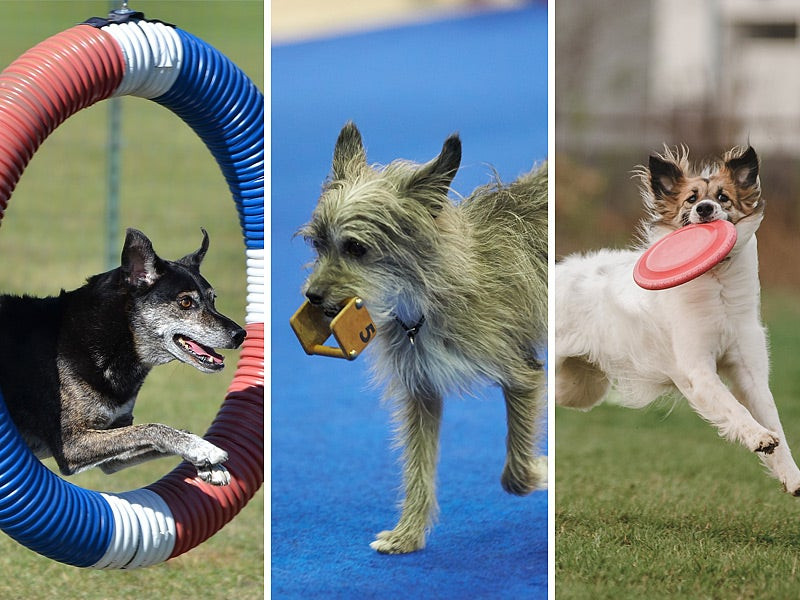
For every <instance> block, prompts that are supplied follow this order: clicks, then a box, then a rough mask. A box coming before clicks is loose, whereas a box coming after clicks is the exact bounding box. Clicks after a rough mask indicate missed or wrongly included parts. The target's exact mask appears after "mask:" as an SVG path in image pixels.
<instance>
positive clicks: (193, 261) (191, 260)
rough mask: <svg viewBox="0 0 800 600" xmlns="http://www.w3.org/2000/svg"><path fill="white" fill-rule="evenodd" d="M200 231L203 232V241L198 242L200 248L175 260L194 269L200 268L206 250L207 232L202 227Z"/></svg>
mask: <svg viewBox="0 0 800 600" xmlns="http://www.w3.org/2000/svg"><path fill="white" fill-rule="evenodd" d="M200 231H202V232H203V243H202V244H200V248H198V249H197V250H195V251H194V252H192V253H191V254H187V255H186V256H184V257H183V258H181V259H180V260H178V261H176V262H179V263H180V264H182V265H184V266H186V267H189V268H190V269H193V270H195V271H199V270H200V263H201V262H203V258H205V256H206V252H208V232H207V231H206V230H205V229H203V228H202V227H201V228H200Z"/></svg>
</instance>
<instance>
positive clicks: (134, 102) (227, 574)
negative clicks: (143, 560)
mask: <svg viewBox="0 0 800 600" xmlns="http://www.w3.org/2000/svg"><path fill="white" fill-rule="evenodd" d="M116 4H117V5H119V4H121V3H116ZM109 5H110V3H109V2H107V1H93V2H89V1H74V2H73V1H71V2H37V1H25V2H9V1H3V2H0V9H1V10H2V11H3V20H2V23H0V33H1V34H2V35H1V36H0V39H2V42H0V67H4V66H5V65H7V64H8V63H9V62H11V61H12V60H14V59H15V58H16V57H17V56H19V55H20V54H22V53H23V52H24V51H25V50H27V49H28V48H30V47H31V46H33V45H35V44H36V43H38V42H40V41H42V40H44V39H46V38H47V37H49V36H50V35H53V34H55V33H58V32H60V31H62V30H64V29H66V28H68V27H71V26H72V25H74V24H75V23H78V22H81V21H83V20H85V19H86V18H88V17H90V16H96V15H104V14H105V13H106V12H107V11H108V9H109ZM130 5H131V8H133V9H135V10H141V11H143V12H145V14H146V15H147V16H148V17H150V18H158V19H161V20H164V21H167V22H171V23H175V24H177V25H178V26H179V27H181V28H182V29H184V30H186V31H188V32H190V33H192V34H194V35H196V36H198V37H199V38H201V39H203V40H205V41H206V42H208V43H210V44H211V45H213V46H215V47H216V48H218V49H219V50H221V51H222V52H223V53H224V54H226V55H227V56H228V57H229V58H231V59H232V60H233V61H234V62H235V63H236V64H237V65H239V66H240V67H241V68H242V69H243V70H244V71H245V72H246V73H247V74H248V75H249V76H250V78H251V79H252V80H253V81H254V82H255V83H256V84H257V85H258V86H259V87H261V88H262V89H263V82H264V79H263V77H264V75H263V74H264V46H263V21H264V19H263V15H264V13H263V11H264V4H263V2H261V0H251V1H240V2H236V1H226V2H221V1H218V2H187V1H182V2H174V1H166V0H162V1H156V0H136V1H135V2H131V3H130ZM107 104H108V103H100V104H99V105H97V106H95V107H92V108H89V109H86V110H83V111H81V112H80V113H78V114H76V115H75V116H73V117H71V118H70V119H69V120H68V121H66V122H65V123H64V124H63V125H61V126H60V127H59V128H58V129H57V130H56V131H55V132H54V133H53V134H52V135H51V136H50V137H49V138H48V139H47V140H46V142H45V143H44V144H43V145H42V147H41V148H40V149H39V150H38V151H37V153H36V155H35V156H34V159H33V161H32V162H31V164H30V165H29V166H28V168H27V169H26V171H25V174H24V176H23V178H22V180H21V181H20V184H19V186H18V188H17V190H16V191H15V192H14V196H13V197H12V199H11V203H10V205H9V208H8V210H7V211H6V216H5V218H4V219H3V221H2V227H0V290H2V291H4V292H15V293H23V292H24V293H34V294H56V293H58V291H59V290H60V289H61V288H66V289H71V288H74V287H78V286H80V285H81V284H82V282H83V280H84V279H85V278H86V277H87V276H88V275H90V274H93V273H97V272H100V271H102V270H104V269H105V264H104V239H105V234H104V230H103V228H104V214H105V169H106V161H107V121H108V106H107ZM122 118H123V125H122V146H123V147H122V173H121V180H120V184H121V227H120V231H119V232H117V238H118V240H119V248H120V249H121V244H122V239H123V237H124V228H125V227H129V226H133V227H137V228H139V229H142V230H143V231H144V232H145V233H147V234H148V235H149V236H150V238H151V239H152V240H153V243H154V246H155V249H156V251H157V252H158V253H159V254H160V255H162V256H164V257H166V258H177V257H179V256H182V255H183V254H186V253H187V252H190V251H193V250H195V249H196V248H197V247H198V246H199V243H200V240H201V234H200V227H201V226H202V227H205V228H206V229H208V231H209V234H210V237H211V248H210V250H209V254H208V256H207V258H206V260H205V262H204V263H203V272H204V274H205V275H206V277H207V278H208V279H209V280H210V281H211V282H212V283H213V284H214V285H215V287H216V289H217V292H218V295H219V301H218V307H219V308H220V309H221V310H222V311H223V312H225V313H226V314H228V315H230V316H232V317H234V318H235V319H236V320H237V321H239V322H240V323H243V321H244V296H245V293H244V288H245V274H244V261H243V254H242V242H241V233H240V230H239V225H238V222H237V219H236V217H235V210H234V208H233V205H232V201H231V200H230V193H229V191H228V189H227V186H226V185H225V182H224V180H223V178H222V176H221V175H220V173H219V169H218V168H217V166H216V164H215V163H214V161H213V159H212V157H211V155H210V154H209V152H208V151H207V150H206V148H205V147H204V146H203V145H202V142H201V141H200V140H199V138H197V137H196V136H195V135H194V133H193V132H192V131H191V130H190V129H189V128H188V127H187V126H185V125H184V124H183V123H181V122H180V120H179V119H178V118H177V117H175V116H174V115H172V114H171V113H170V112H169V111H167V110H165V109H163V108H161V107H160V106H158V105H156V104H154V103H152V102H149V101H147V100H141V99H138V98H124V99H122ZM236 359H237V356H236V353H235V352H231V353H228V362H229V364H230V367H231V368H229V369H228V370H226V371H225V372H224V374H222V375H219V376H210V375H202V374H200V373H199V372H197V371H195V370H193V369H191V368H190V367H187V366H185V365H178V364H174V363H173V364H170V365H167V366H165V367H161V368H159V369H156V370H155V371H154V373H153V374H152V375H151V376H150V378H149V379H148V381H147V383H146V384H145V386H144V389H143V390H142V393H141V395H140V397H139V401H138V403H137V410H136V419H137V422H146V421H161V422H164V423H169V424H171V425H174V426H176V427H180V428H184V429H188V430H192V431H194V432H197V433H203V432H204V431H205V430H206V429H207V428H208V425H209V423H210V422H211V420H212V419H213V416H214V414H215V413H216V410H217V408H218V407H219V404H220V402H221V401H222V398H223V397H224V393H225V390H226V389H227V386H228V384H229V382H230V378H231V377H232V375H233V368H232V367H233V366H234V365H235V363H236ZM176 463H177V461H175V460H167V459H164V460H161V461H156V462H153V463H150V464H147V465H143V466H141V467H137V468H135V469H130V470H128V471H123V472H121V473H118V474H116V475H113V476H106V475H103V474H102V473H100V472H99V471H97V472H89V473H85V474H82V475H80V476H78V477H75V478H72V479H71V480H72V481H73V482H74V483H77V484H79V485H82V486H84V487H87V488H91V489H99V490H104V491H124V490H128V489H135V488H138V487H141V486H144V485H147V484H149V483H151V482H152V481H154V480H156V479H159V478H160V477H161V476H162V475H164V474H165V473H166V472H167V471H169V470H170V469H171V468H172V467H173V466H174V465H175V464H176ZM263 514H264V498H263V492H259V493H258V494H257V495H256V497H255V498H254V499H253V500H252V501H251V502H250V503H249V504H248V506H247V507H246V508H245V509H244V510H243V511H242V512H241V513H240V514H239V515H238V516H237V517H236V519H234V521H233V522H231V523H230V524H228V525H227V526H226V527H225V528H224V529H223V530H222V531H221V532H219V533H218V534H217V535H216V536H215V537H213V538H212V539H210V540H209V541H207V542H205V543H203V544H202V545H201V546H199V547H198V548H195V549H194V550H192V551H190V552H189V553H188V554H185V555H183V556H182V557H179V558H177V559H175V560H172V561H169V562H168V563H165V564H163V565H159V566H156V567H152V568H149V569H142V570H139V571H132V572H94V571H88V570H82V569H76V568H73V567H69V566H65V565H61V564H58V563H55V562H52V561H50V560H48V559H45V558H42V557H40V556H38V555H36V554H34V553H32V552H30V551H28V550H27V549H25V548H23V547H22V546H19V545H18V544H16V543H15V542H13V541H12V540H10V539H9V538H8V537H6V536H4V535H2V534H0V574H2V575H3V577H0V598H87V599H89V598H92V599H93V598H98V599H99V598H122V599H124V598H151V597H160V598H184V597H190V596H195V595H200V596H201V597H203V598H245V599H247V598H262V597H263V589H264V587H263V586H264V577H263V572H264V536H263V530H264V521H263Z"/></svg>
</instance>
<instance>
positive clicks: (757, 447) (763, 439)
mask: <svg viewBox="0 0 800 600" xmlns="http://www.w3.org/2000/svg"><path fill="white" fill-rule="evenodd" d="M780 443H781V440H780V438H779V437H778V436H777V435H775V434H774V433H772V432H771V431H764V432H763V433H762V434H761V435H760V436H759V437H757V438H755V440H754V443H753V445H752V446H751V449H752V450H753V452H763V453H764V454H772V453H773V452H774V451H775V448H777V447H778V444H780Z"/></svg>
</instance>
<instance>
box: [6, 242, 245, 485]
mask: <svg viewBox="0 0 800 600" xmlns="http://www.w3.org/2000/svg"><path fill="white" fill-rule="evenodd" d="M207 249H208V234H207V233H206V232H205V230H204V231H203V243H202V245H201V247H200V249H198V250H197V251H196V252H194V253H192V254H189V255H187V256H185V257H183V258H181V259H180V260H178V261H169V260H163V259H161V258H159V257H158V256H157V255H156V253H155V252H154V251H153V246H152V244H151V242H150V240H149V239H148V238H147V237H146V236H145V235H144V234H143V233H141V232H140V231H136V230H135V229H129V230H128V232H127V235H126V238H125V244H124V247H123V250H122V261H121V265H120V267H118V268H116V269H113V270H111V271H108V272H107V273H102V274H100V275H95V276H93V277H90V278H89V279H88V281H87V283H86V284H85V285H84V286H83V287H81V288H79V289H77V290H73V291H70V292H65V291H62V292H61V294H60V295H59V296H57V297H50V298H33V297H30V296H23V297H18V296H0V390H2V393H3V397H4V398H5V402H6V404H7V405H8V409H9V411H10V413H11V417H12V419H13V420H14V422H15V424H16V426H17V428H18V429H19V431H20V433H21V434H22V436H23V438H24V439H25V441H26V443H27V444H28V446H29V447H30V448H31V450H32V451H33V452H34V453H35V454H36V456H38V457H39V458H45V457H48V456H53V457H54V458H55V460H56V463H57V464H58V466H59V469H60V470H61V472H62V473H63V474H65V475H72V474H74V473H78V472H80V471H84V470H86V469H89V468H91V467H98V466H99V467H100V468H101V469H102V470H103V471H105V472H107V473H111V472H114V471H118V470H120V469H123V468H125V467H129V466H131V465H134V464H138V463H141V462H144V461H146V460H150V459H153V458H158V457H160V456H166V455H179V456H181V457H183V458H184V459H185V460H187V461H189V462H191V463H192V464H193V465H195V466H196V467H197V472H198V476H199V477H200V478H201V479H202V480H204V481H206V482H208V483H212V484H215V485H225V484H227V483H229V481H230V476H229V474H228V471H227V470H226V469H225V468H224V467H223V466H222V464H221V463H223V462H224V461H225V460H226V459H227V454H226V453H225V451H223V450H221V449H220V448H217V447H216V446H214V445H213V444H211V443H209V442H207V441H205V440H203V439H202V438H200V437H198V436H196V435H193V434H191V433H186V432H183V431H178V430H177V429H173V428H172V427H168V426H167V425H161V424H158V423H148V424H141V425H134V424H133V407H134V403H135V402H136V396H137V393H138V392H139V389H140V388H141V386H142V383H143V382H144V379H145V377H146V376H147V374H148V373H149V371H150V369H151V368H152V367H154V366H156V365H160V364H164V363H167V362H169V361H171V360H173V359H176V358H177V359H178V360H181V361H183V362H185V363H188V364H190V365H192V366H193V367H195V368H197V369H199V370H200V371H203V372H207V373H212V372H216V371H219V370H220V369H222V368H223V367H224V362H223V358H222V356H220V355H219V354H218V353H217V352H216V351H215V350H214V349H213V348H214V347H218V348H237V347H238V346H239V345H241V343H242V341H243V340H244V337H245V331H244V330H243V329H242V328H241V327H239V326H238V325H237V324H236V323H234V322H233V321H232V320H231V319H229V318H227V317H226V316H224V315H222V314H220V313H219V312H218V311H217V310H216V308H215V307H214V298H215V295H214V290H213V289H212V287H211V286H210V284H209V283H208V282H207V281H206V280H205V279H204V278H203V277H202V276H201V275H200V263H201V262H202V260H203V257H204V256H205V254H206V251H207Z"/></svg>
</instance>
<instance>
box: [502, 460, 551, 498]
mask: <svg viewBox="0 0 800 600" xmlns="http://www.w3.org/2000/svg"><path fill="white" fill-rule="evenodd" d="M500 483H501V484H502V486H503V489H504V490H505V491H506V492H508V493H509V494H514V495H515V496H525V495H527V494H530V493H531V492H532V491H534V490H543V489H546V488H547V457H546V456H539V457H537V458H534V459H529V460H523V461H509V460H507V461H506V465H505V467H504V468H503V475H502V477H501V478H500Z"/></svg>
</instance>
